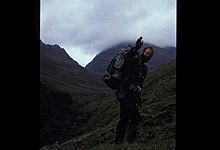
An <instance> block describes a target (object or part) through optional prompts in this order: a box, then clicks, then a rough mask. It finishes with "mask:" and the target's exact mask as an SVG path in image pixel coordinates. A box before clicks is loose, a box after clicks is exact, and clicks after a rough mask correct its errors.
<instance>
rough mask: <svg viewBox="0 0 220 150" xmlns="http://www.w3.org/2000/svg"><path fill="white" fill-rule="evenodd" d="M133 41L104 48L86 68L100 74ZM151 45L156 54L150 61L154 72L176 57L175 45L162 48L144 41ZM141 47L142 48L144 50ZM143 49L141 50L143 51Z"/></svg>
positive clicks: (145, 45) (150, 67)
mask: <svg viewBox="0 0 220 150" xmlns="http://www.w3.org/2000/svg"><path fill="white" fill-rule="evenodd" d="M129 43H131V42H122V43H119V44H117V45H115V46H113V47H110V48H107V49H105V50H103V51H102V52H101V53H99V54H98V55H96V57H95V58H94V59H93V60H92V61H91V62H90V63H89V64H87V65H86V67H85V68H86V69H87V70H88V71H89V72H91V73H93V74H96V75H98V76H100V75H101V74H102V72H103V71H104V70H105V69H106V68H107V66H108V64H109V62H110V60H111V59H112V58H113V57H114V56H115V55H116V54H117V53H118V52H119V50H120V49H121V48H122V47H126V46H127V45H128V44H129ZM148 46H151V47H153V48H154V56H153V57H152V58H151V60H150V61H149V62H148V71H149V72H152V71H154V70H156V69H157V68H159V67H160V66H162V65H164V64H166V63H168V62H169V61H171V60H174V59H175V58H176V48H175V47H165V48H161V47H158V46H155V45H152V44H147V43H144V44H143V46H142V49H143V48H144V47H148ZM142 49H141V50H142ZM141 50H139V51H140V52H141Z"/></svg>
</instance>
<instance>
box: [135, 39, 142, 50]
mask: <svg viewBox="0 0 220 150" xmlns="http://www.w3.org/2000/svg"><path fill="white" fill-rule="evenodd" d="M142 45H143V37H142V36H141V37H139V38H138V39H137V41H136V45H135V47H136V49H137V50H139V49H140V48H141V47H142Z"/></svg>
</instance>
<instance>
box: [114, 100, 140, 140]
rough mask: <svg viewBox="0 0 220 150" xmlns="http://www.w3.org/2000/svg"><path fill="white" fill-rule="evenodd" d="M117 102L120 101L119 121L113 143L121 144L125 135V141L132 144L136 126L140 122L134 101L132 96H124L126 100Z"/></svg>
mask: <svg viewBox="0 0 220 150" xmlns="http://www.w3.org/2000/svg"><path fill="white" fill-rule="evenodd" d="M118 100H119V101H120V120H119V122H118V126H117V128H116V135H115V143H116V144H117V143H121V142H123V140H124V138H125V134H127V139H126V140H127V141H128V142H133V140H134V139H135V137H136V133H137V125H138V124H139V122H140V121H141V116H140V113H139V112H138V109H137V106H136V102H135V101H136V99H135V97H133V96H126V98H123V99H118ZM126 128H127V132H126Z"/></svg>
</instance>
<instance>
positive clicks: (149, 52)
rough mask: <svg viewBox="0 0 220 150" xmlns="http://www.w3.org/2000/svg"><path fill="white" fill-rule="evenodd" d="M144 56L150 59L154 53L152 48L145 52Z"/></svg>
mask: <svg viewBox="0 0 220 150" xmlns="http://www.w3.org/2000/svg"><path fill="white" fill-rule="evenodd" d="M143 55H144V57H145V58H146V59H150V58H151V57H152V55H153V52H152V50H151V49H150V48H147V49H146V50H145V51H144V52H143Z"/></svg>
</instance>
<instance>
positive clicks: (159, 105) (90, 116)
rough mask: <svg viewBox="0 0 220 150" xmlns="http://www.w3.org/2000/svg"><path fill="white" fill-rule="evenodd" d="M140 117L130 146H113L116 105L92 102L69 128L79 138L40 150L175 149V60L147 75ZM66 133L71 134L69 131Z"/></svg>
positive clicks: (111, 101)
mask: <svg viewBox="0 0 220 150" xmlns="http://www.w3.org/2000/svg"><path fill="white" fill-rule="evenodd" d="M142 99H143V104H142V107H141V109H140V113H141V115H142V117H143V120H142V122H141V124H140V125H139V127H138V135H137V140H136V141H135V143H134V144H133V145H129V144H127V143H125V144H122V145H120V146H115V145H114V144H112V140H113V139H114V134H115V127H116V125H117V122H118V120H119V102H118V101H117V100H116V99H115V98H114V95H113V96H111V97H110V96H109V97H106V99H105V101H99V102H92V103H90V104H88V105H87V106H85V107H84V108H82V109H81V111H83V112H84V114H83V115H79V116H78V117H77V118H76V120H77V121H76V122H75V124H73V126H72V128H77V129H76V130H75V131H77V132H78V133H79V136H77V137H74V138H72V139H71V140H67V141H63V142H60V143H59V142H58V143H54V144H52V145H48V146H44V147H42V148H41V150H55V149H62V150H68V149H94V150H97V149H100V150H101V149H109V150H113V149H132V148H133V149H142V150H143V149H148V150H151V149H154V150H155V149H169V150H174V149H175V147H176V146H175V135H176V60H173V61H171V62H169V63H168V64H166V65H163V66H161V67H160V68H159V69H157V70H156V71H154V72H152V73H150V74H149V75H148V76H147V79H146V80H145V84H144V89H143V92H142ZM69 132H72V131H71V130H69Z"/></svg>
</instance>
